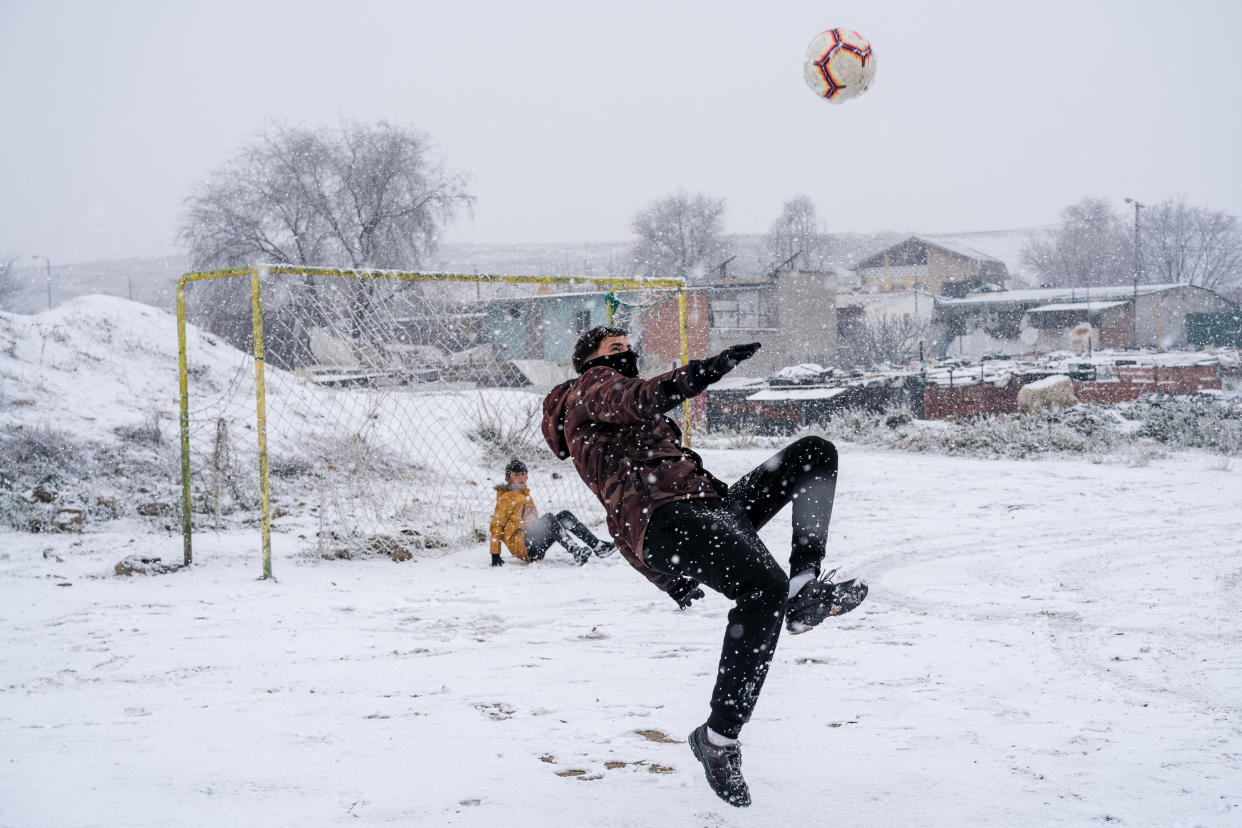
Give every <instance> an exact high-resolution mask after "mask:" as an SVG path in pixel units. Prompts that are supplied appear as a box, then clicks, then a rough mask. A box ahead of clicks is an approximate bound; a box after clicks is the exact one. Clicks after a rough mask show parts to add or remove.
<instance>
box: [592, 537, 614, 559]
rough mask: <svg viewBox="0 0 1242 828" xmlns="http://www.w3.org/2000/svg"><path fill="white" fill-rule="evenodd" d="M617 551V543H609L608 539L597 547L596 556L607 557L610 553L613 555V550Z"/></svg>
mask: <svg viewBox="0 0 1242 828" xmlns="http://www.w3.org/2000/svg"><path fill="white" fill-rule="evenodd" d="M616 551H617V545H616V544H615V543H608V542H607V541H604V542H603V543H601V544H600V545H599V546H597V547H595V557H597V558H607V557H608V556H609V555H611V554H612V553H613V552H616Z"/></svg>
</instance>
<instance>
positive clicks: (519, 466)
mask: <svg viewBox="0 0 1242 828" xmlns="http://www.w3.org/2000/svg"><path fill="white" fill-rule="evenodd" d="M511 474H526V464H525V463H523V462H522V461H521V460H519V459H517V458H516V457H514V458H513V459H512V460H510V461H509V465H507V466H505V476H506V477H507V476H508V475H511Z"/></svg>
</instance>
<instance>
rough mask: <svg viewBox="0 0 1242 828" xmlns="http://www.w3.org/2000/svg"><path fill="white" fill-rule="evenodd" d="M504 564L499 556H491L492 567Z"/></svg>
mask: <svg viewBox="0 0 1242 828" xmlns="http://www.w3.org/2000/svg"><path fill="white" fill-rule="evenodd" d="M504 565H505V562H504V561H502V560H501V559H500V556H499V555H492V566H504Z"/></svg>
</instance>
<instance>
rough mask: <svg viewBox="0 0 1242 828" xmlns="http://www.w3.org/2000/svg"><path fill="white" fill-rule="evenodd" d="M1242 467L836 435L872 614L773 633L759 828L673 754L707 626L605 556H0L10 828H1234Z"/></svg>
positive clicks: (123, 537)
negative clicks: (902, 447) (135, 561)
mask: <svg viewBox="0 0 1242 828" xmlns="http://www.w3.org/2000/svg"><path fill="white" fill-rule="evenodd" d="M765 454H766V452H762V451H758V450H735V451H709V452H707V457H706V460H707V463H708V464H709V466H710V467H712V468H714V469H717V470H719V471H720V472H722V473H724V474H725V475H727V476H736V475H739V474H741V473H742V472H744V471H745V470H747V469H748V468H750V467H751V466H753V465H754V464H755V463H757V462H759V461H760V460H761V459H763V457H764V456H765ZM1239 475H1242V469H1236V468H1225V466H1224V464H1221V463H1219V462H1218V461H1217V460H1216V459H1214V458H1210V457H1208V456H1207V455H1202V454H1197V453H1179V454H1176V455H1173V456H1170V457H1168V458H1165V459H1162V460H1159V461H1157V462H1154V463H1152V464H1151V465H1149V466H1147V467H1143V468H1130V467H1125V466H1121V465H1117V464H1092V463H1089V462H1086V461H1076V460H1055V461H1052V460H1045V461H1038V462H1033V461H1004V460H978V459H971V458H944V457H933V456H923V455H907V454H890V453H880V452H875V451H871V450H866V449H861V448H853V447H849V446H845V447H843V451H842V482H841V486H840V489H839V494H838V503H837V509H836V513H835V515H834V520H833V529H832V536H831V547H830V548H831V552H830V563H831V564H832V565H840V566H842V567H843V571H844V572H846V573H848V574H849V575H851V576H853V575H859V576H863V577H865V578H867V579H868V581H869V582H870V584H871V587H872V592H871V596H870V598H869V599H868V601H867V602H866V603H865V604H864V605H863V607H861V608H860V609H859V610H857V611H855V612H854V613H852V614H851V615H848V616H844V617H842V618H840V619H838V620H836V621H835V622H829V623H827V624H825V625H824V626H823V627H821V628H820V629H818V630H815V631H813V632H811V633H808V634H806V635H803V636H798V637H792V636H789V637H786V638H784V639H783V640H782V642H781V645H780V648H779V650H778V652H777V656H776V661H775V664H774V667H773V669H772V672H771V674H770V676H769V679H768V683H767V686H766V688H765V690H764V694H763V697H762V699H761V701H760V704H759V707H758V709H757V711H756V715H755V718H754V719H753V720H752V722H751V723H750V725H749V726H748V727H747V729H746V730H745V732H744V733H743V744H744V757H745V764H744V768H745V770H746V773H747V778H748V780H749V782H750V785H751V788H752V792H753V794H754V799H755V804H754V805H753V806H752V807H751V808H750V809H749V810H747V811H744V812H738V811H734V810H733V809H731V808H729V807H728V806H727V805H724V804H723V803H721V802H720V801H719V800H717V799H716V797H715V796H714V795H713V794H712V793H711V791H710V790H709V789H708V787H707V785H706V783H705V781H704V780H703V778H702V771H701V770H700V768H699V766H698V764H697V763H696V762H695V760H694V759H693V758H692V757H691V755H690V752H689V750H688V748H687V747H686V746H685V745H684V742H683V740H684V738H685V735H686V734H687V733H688V732H689V731H690V729H691V728H693V727H694V726H695V725H697V724H698V723H699V722H700V721H702V719H703V718H704V717H705V715H706V713H707V707H706V705H707V699H708V694H709V690H710V684H711V681H712V673H713V671H714V667H715V662H716V657H717V652H718V645H719V640H720V637H721V634H722V630H723V622H724V614H725V612H726V609H727V604H726V602H725V601H724V600H723V599H722V598H720V597H719V596H715V595H709V597H708V598H707V599H706V600H704V601H701V602H699V603H697V604H696V605H695V606H693V607H692V608H691V609H690V610H689V611H687V612H678V611H677V610H676V608H675V607H674V605H673V603H672V602H671V601H670V600H669V599H667V598H666V597H664V596H663V595H661V594H659V593H658V592H656V591H655V590H654V589H653V588H652V587H651V586H650V585H648V584H647V583H646V581H645V580H644V579H642V578H641V577H640V576H639V575H637V574H636V573H634V572H632V571H631V570H630V569H629V567H628V565H627V564H626V563H625V562H624V561H623V560H620V559H619V557H614V558H611V559H607V560H602V561H600V560H595V561H592V562H591V563H589V564H588V565H587V566H586V567H583V568H581V569H580V568H578V567H576V566H573V565H572V564H571V563H570V561H569V559H568V556H564V555H560V554H558V552H556V551H554V552H553V553H552V557H551V559H550V560H548V561H546V562H544V563H542V564H539V565H534V566H529V567H523V566H520V565H517V564H511V565H509V566H506V567H504V568H502V569H492V568H490V567H489V566H487V563H488V561H487V552H486V548H485V546H483V545H482V544H479V545H475V546H470V547H463V548H458V549H453V550H449V551H446V552H444V553H443V554H440V555H439V556H437V557H424V558H420V559H418V560H417V561H416V562H415V561H410V562H407V563H404V564H394V563H392V562H390V561H388V560H386V559H382V558H381V559H370V560H355V561H333V562H320V563H314V564H310V563H306V562H305V560H306V559H305V558H279V559H278V560H277V561H276V563H275V570H276V574H277V578H278V580H277V581H276V582H271V581H260V580H257V579H256V576H257V574H258V572H259V566H258V550H257V546H256V539H255V537H254V534H253V532H248V533H241V532H233V533H227V534H222V535H220V536H213V535H210V534H203V535H200V536H199V541H198V546H197V550H198V551H197V562H196V563H195V565H194V567H193V568H192V569H190V570H188V571H182V572H178V573H173V574H169V575H163V576H158V577H134V578H122V577H117V576H114V575H112V574H111V567H112V564H113V563H114V562H115V561H117V560H118V559H120V558H121V557H123V556H124V555H127V554H132V553H136V552H141V553H145V554H153V555H159V556H161V557H163V558H164V559H165V560H176V559H177V558H178V556H179V554H180V539H179V538H178V537H176V536H172V535H153V534H151V533H150V531H149V530H148V529H145V528H143V527H142V526H140V525H139V524H136V523H133V524H131V523H124V522H119V523H114V524H111V525H108V526H106V527H105V528H103V529H101V530H99V531H93V532H89V533H87V534H85V535H82V536H72V535H27V534H18V533H12V532H8V533H5V534H0V549H2V550H3V551H2V552H0V607H2V608H3V609H0V641H3V644H2V645H0V677H2V678H0V745H2V746H3V747H2V748H0V751H2V754H0V824H2V825H6V826H7V825H14V826H25V825H110V826H119V825H223V824H242V825H334V824H341V825H359V824H386V823H396V824H404V825H448V824H452V825H480V826H495V825H514V826H521V825H538V826H547V825H597V824H598V825H634V826H640V825H643V826H645V825H743V824H746V825H791V824H815V825H818V824H824V825H827V824H834V823H837V822H840V821H846V822H848V823H850V824H861V825H1005V826H1012V825H1088V824H1097V823H1100V824H1104V823H1115V824H1120V825H1130V826H1138V825H1175V826H1196V825H1205V826H1218V825H1219V826H1225V825H1238V824H1242V810H1240V809H1239V806H1240V805H1242V715H1240V714H1242V710H1240V709H1239V707H1240V704H1242V648H1240V647H1239V645H1240V644H1242V635H1240V632H1239V621H1238V611H1237V607H1238V602H1239V598H1240V597H1242V556H1240V555H1239V552H1240V540H1239V539H1240V538H1242V477H1240V476H1239ZM536 494H538V493H537V492H536ZM788 531H789V526H788V517H787V516H783V517H782V518H778V519H777V521H775V522H774V523H773V524H772V525H771V526H769V527H768V528H767V529H766V530H765V532H764V537H765V539H766V540H767V541H768V543H769V545H770V546H771V547H772V548H773V549H774V550H782V549H783V548H784V544H786V543H787V542H788ZM778 554H781V553H780V552H778ZM643 734H646V735H643Z"/></svg>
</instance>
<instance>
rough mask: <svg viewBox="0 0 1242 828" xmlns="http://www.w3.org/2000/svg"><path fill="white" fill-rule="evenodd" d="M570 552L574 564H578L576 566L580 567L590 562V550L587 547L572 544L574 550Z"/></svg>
mask: <svg viewBox="0 0 1242 828" xmlns="http://www.w3.org/2000/svg"><path fill="white" fill-rule="evenodd" d="M570 552H571V553H573V556H574V563H576V564H578V566H582V565H583V564H584V563H586V562H587V561H589V560H591V550H590V548H589V547H586V546H579V545H577V544H574V548H573V549H571V550H570Z"/></svg>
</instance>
